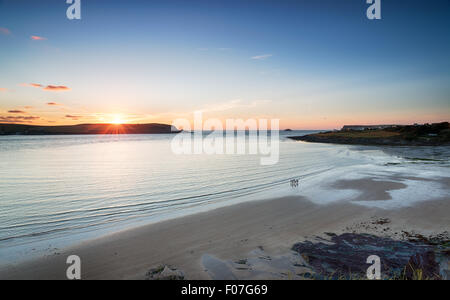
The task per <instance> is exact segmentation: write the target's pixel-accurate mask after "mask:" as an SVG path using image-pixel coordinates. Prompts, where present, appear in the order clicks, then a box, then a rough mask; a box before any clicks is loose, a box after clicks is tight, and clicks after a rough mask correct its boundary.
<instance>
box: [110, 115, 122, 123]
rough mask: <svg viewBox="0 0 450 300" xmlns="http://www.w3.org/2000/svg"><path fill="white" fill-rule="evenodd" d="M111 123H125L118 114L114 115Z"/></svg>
mask: <svg viewBox="0 0 450 300" xmlns="http://www.w3.org/2000/svg"><path fill="white" fill-rule="evenodd" d="M111 123H112V124H116V125H119V124H123V123H125V120H124V119H123V118H122V117H121V116H120V115H117V116H114V118H113V119H112V121H111Z"/></svg>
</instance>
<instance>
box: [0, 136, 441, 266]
mask: <svg viewBox="0 0 450 300" xmlns="http://www.w3.org/2000/svg"><path fill="white" fill-rule="evenodd" d="M307 133H310V132H306V131H305V132H289V133H282V134H281V136H280V161H279V163H278V164H276V165H273V166H261V165H260V163H259V162H260V161H259V159H260V157H259V156H255V155H206V154H202V155H175V154H173V153H172V151H171V148H170V142H171V139H172V137H173V136H172V135H117V136H113V135H110V136H106V135H105V136H6V137H0V265H2V264H3V265H4V264H10V263H15V262H18V261H21V260H23V259H26V258H31V257H34V256H36V255H43V254H51V253H53V252H56V251H57V250H58V249H59V248H61V247H65V246H68V245H72V244H74V243H77V242H80V241H82V240H85V239H90V238H96V237H98V236H101V235H103V234H107V233H111V232H115V231H118V230H124V229H127V228H130V227H134V226H138V225H142V224H147V223H151V222H156V221H159V220H164V219H168V218H173V217H177V216H182V215H186V214H190V213H194V212H198V211H204V210H208V209H211V208H215V207H219V206H224V205H229V204H232V203H238V202H242V201H249V200H253V199H262V198H271V197H276V196H285V195H303V196H307V197H308V198H309V199H311V200H312V201H315V202H317V203H327V202H331V201H344V200H349V199H352V197H354V196H356V195H357V191H352V190H347V191H336V190H332V189H330V188H328V187H327V186H328V184H329V183H330V182H332V180H336V179H342V178H361V177H367V176H372V177H380V178H383V177H385V176H391V177H393V178H395V176H401V175H406V174H407V175H409V177H410V179H399V180H401V181H402V182H404V183H406V184H407V185H408V188H406V189H403V190H399V191H393V192H392V193H391V195H392V197H393V199H392V200H389V201H379V202H377V203H372V202H368V203H359V204H361V205H373V206H379V207H382V208H386V209H390V208H397V207H402V206H408V205H413V204H414V203H415V202H418V201H423V200H426V199H431V198H439V197H449V195H450V194H449V190H448V188H445V187H444V186H442V185H439V184H438V183H434V182H431V181H430V182H424V181H419V180H414V179H411V178H413V177H414V176H418V177H427V178H428V177H429V178H444V177H449V176H450V173H449V157H450V155H449V149H447V148H440V147H435V148H426V147H423V148H420V149H407V148H384V149H380V148H371V147H356V146H345V145H325V144H307V143H301V142H294V141H291V140H288V139H286V138H285V136H286V135H301V134H307ZM423 158H426V159H427V160H423ZM428 159H432V160H428ZM292 178H300V187H299V188H297V189H293V188H291V187H290V185H289V180H290V179H292Z"/></svg>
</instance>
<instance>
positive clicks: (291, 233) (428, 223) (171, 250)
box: [0, 178, 450, 279]
mask: <svg viewBox="0 0 450 300" xmlns="http://www.w3.org/2000/svg"><path fill="white" fill-rule="evenodd" d="M335 185H336V186H335V188H343V189H349V188H351V189H356V190H361V191H362V195H365V196H364V197H369V198H370V199H376V198H379V199H380V200H382V199H384V198H386V195H387V194H388V193H389V191H390V190H392V189H397V188H402V186H401V185H397V184H396V183H395V182H390V181H389V179H386V180H385V181H383V182H381V183H380V182H377V183H376V185H374V182H373V179H370V178H367V179H363V180H362V181H361V180H355V181H353V182H352V181H345V182H336V183H335ZM361 197H363V196H361ZM364 197H363V198H364ZM358 199H359V198H358ZM360 200H361V199H360ZM449 215H450V199H448V198H443V199H434V200H429V201H424V202H421V203H419V204H417V205H415V206H413V207H406V208H401V209H394V210H383V209H378V208H368V207H365V206H360V205H356V204H352V203H350V202H346V201H343V202H338V203H332V204H327V205H318V204H314V203H312V202H311V201H309V200H308V199H306V198H302V197H287V198H280V199H271V200H262V201H253V202H247V203H242V204H237V205H233V206H229V207H225V208H219V209H216V210H212V211H209V212H204V213H199V214H195V215H190V216H186V217H182V218H178V219H174V220H169V221H165V222H161V223H157V224H151V225H147V226H143V227H139V228H136V229H131V230H127V231H124V232H118V233H116V234H112V235H109V236H105V237H102V238H99V239H96V240H92V241H87V242H84V243H82V244H80V245H78V246H76V247H72V248H70V249H66V250H64V251H61V253H58V254H56V255H51V256H47V257H44V258H39V259H36V260H33V261H29V262H26V263H21V264H19V265H16V266H13V267H8V268H6V269H3V270H0V279H66V269H67V267H68V265H67V264H66V259H67V257H68V256H69V255H78V256H79V257H80V258H81V264H82V265H81V269H82V271H81V272H82V279H145V278H146V274H147V272H148V271H149V270H151V269H153V268H157V267H158V266H160V265H169V266H172V267H174V268H176V269H177V270H181V271H182V272H183V274H184V277H185V278H186V279H214V278H215V279H218V277H220V276H222V275H221V274H222V273H220V268H219V270H218V271H217V270H214V266H217V265H218V264H219V266H220V263H221V262H224V261H239V260H242V259H246V258H250V259H257V258H259V259H261V257H262V258H264V257H265V256H268V257H271V259H273V258H274V259H275V260H276V261H278V266H277V268H278V267H279V268H278V271H280V274H285V273H283V272H282V269H283V263H284V262H285V261H286V259H287V260H290V261H292V259H294V260H295V259H296V258H295V257H292V256H291V255H292V251H291V249H292V246H293V245H294V244H295V243H297V242H301V241H304V240H305V239H310V238H313V237H314V236H323V235H324V233H326V232H332V233H336V234H339V233H344V232H358V233H374V234H378V235H383V236H391V237H393V238H399V235H398V233H400V232H402V231H403V230H405V231H408V232H412V231H414V232H417V233H421V234H426V235H430V234H438V233H442V232H444V231H450V218H449ZM378 218H388V219H389V220H390V223H389V227H388V228H389V230H386V228H384V229H382V230H381V227H382V226H376V225H373V226H366V225H364V224H368V222H370V221H371V220H375V219H378ZM258 251H259V252H258ZM283 259H284V260H283ZM256 263H261V261H259V260H258V261H256ZM261 265H262V267H263V268H266V269H267V268H273V266H271V265H263V264H262V263H261ZM216 271H217V272H216ZM243 271H245V270H243ZM269 271H270V270H269ZM227 272H228V271H227ZM225 274H228V275H229V276H235V275H233V274H232V275H230V274H229V273H225ZM242 274H245V272H244V273H242ZM261 274H263V275H261V276H263V278H261V277H259V278H258V277H252V278H258V279H278V278H280V279H283V278H286V277H283V275H280V276H278V277H277V274H276V271H273V270H272V271H270V272H269V273H261ZM264 274H265V275H264ZM267 274H271V275H270V276H269V275H267ZM272 275H273V276H272ZM244 277H245V276H244ZM266 277H268V278H266ZM230 278H233V277H230ZM236 278H242V276H240V277H239V276H237V275H236Z"/></svg>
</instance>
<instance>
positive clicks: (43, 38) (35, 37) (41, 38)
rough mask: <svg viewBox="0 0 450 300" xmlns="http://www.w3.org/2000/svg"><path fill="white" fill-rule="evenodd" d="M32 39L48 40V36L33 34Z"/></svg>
mask: <svg viewBox="0 0 450 300" xmlns="http://www.w3.org/2000/svg"><path fill="white" fill-rule="evenodd" d="M31 39H32V40H33V41H45V40H47V38H45V37H41V36H37V35H32V36H31Z"/></svg>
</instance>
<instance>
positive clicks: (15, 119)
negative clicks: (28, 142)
mask: <svg viewBox="0 0 450 300" xmlns="http://www.w3.org/2000/svg"><path fill="white" fill-rule="evenodd" d="M38 119H40V117H34V116H0V122H4V123H32V122H33V121H34V120H38Z"/></svg>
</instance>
